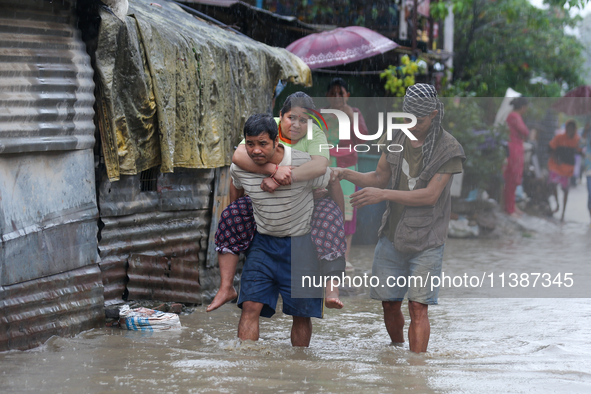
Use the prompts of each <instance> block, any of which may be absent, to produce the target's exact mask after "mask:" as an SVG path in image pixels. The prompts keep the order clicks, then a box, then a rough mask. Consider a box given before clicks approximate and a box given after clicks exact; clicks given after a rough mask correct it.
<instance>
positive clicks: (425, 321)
mask: <svg viewBox="0 0 591 394" xmlns="http://www.w3.org/2000/svg"><path fill="white" fill-rule="evenodd" d="M428 308H429V305H425V304H421V303H420V302H415V301H409V302H408V311H409V313H410V327H409V328H408V343H409V345H410V351H411V352H415V353H423V352H426V351H427V345H428V344H429V336H430V335H431V324H430V323H429V315H428Z"/></svg>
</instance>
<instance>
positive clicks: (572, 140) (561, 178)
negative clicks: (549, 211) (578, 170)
mask: <svg viewBox="0 0 591 394" xmlns="http://www.w3.org/2000/svg"><path fill="white" fill-rule="evenodd" d="M550 150H551V154H550V160H548V172H549V174H548V183H549V184H554V185H556V187H555V188H554V197H555V198H556V209H555V210H554V211H553V213H556V212H558V210H559V208H560V206H559V205H560V204H558V185H560V186H561V187H562V191H563V193H564V199H563V202H562V216H561V217H560V220H561V221H564V212H565V210H566V201H567V199H568V189H569V186H570V178H571V177H572V176H573V174H574V172H575V155H576V154H577V153H581V152H582V150H581V148H579V136H578V135H577V123H576V122H575V121H574V120H569V121H568V122H566V131H565V132H564V133H562V134H558V135H557V136H555V137H554V138H552V141H550Z"/></svg>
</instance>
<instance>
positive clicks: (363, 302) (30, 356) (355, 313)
mask: <svg viewBox="0 0 591 394" xmlns="http://www.w3.org/2000/svg"><path fill="white" fill-rule="evenodd" d="M582 189H583V188H582V187H579V188H578V189H576V190H580V191H579V192H573V197H571V198H572V201H570V202H569V203H573V207H572V208H571V209H570V210H569V211H568V212H567V223H566V224H564V225H562V226H560V225H555V224H551V223H548V222H545V221H544V223H546V225H542V224H540V223H542V222H538V221H536V220H535V219H532V221H530V224H532V225H533V227H538V229H539V231H537V232H533V231H532V232H531V234H526V236H524V234H519V235H517V236H513V237H504V238H502V239H495V240H460V239H450V240H449V241H448V243H447V244H446V250H445V257H444V270H445V269H446V267H449V268H450V269H451V268H452V267H453V269H454V270H456V271H458V272H459V271H461V270H462V269H464V268H465V269H474V268H475V267H476V268H478V269H481V270H487V269H490V266H491V264H495V263H496V262H499V261H502V262H504V263H505V264H508V265H509V266H514V267H520V264H522V262H523V261H528V262H529V264H531V262H532V261H547V262H548V264H563V265H564V266H565V267H568V266H569V264H571V263H573V264H574V263H580V262H581V261H583V262H585V261H586V262H587V263H591V228H590V227H589V225H588V223H589V222H588V220H589V219H588V216H587V212H586V210H585V209H584V200H583V197H584V198H586V195H585V193H583V190H582ZM577 193H578V194H577ZM576 195H578V196H579V197H576ZM569 199H570V198H569ZM581 204H582V207H583V209H579V208H577V207H580V206H581ZM575 208H576V209H575ZM372 250H373V249H372V247H357V248H356V249H355V251H354V252H355V256H354V257H355V259H354V260H356V265H357V267H358V268H360V270H361V272H363V271H366V270H369V269H370V265H371V257H372ZM344 301H345V308H344V309H343V310H341V311H335V310H328V311H327V312H326V314H325V318H324V319H323V320H314V334H313V337H312V344H311V347H310V348H308V349H294V348H292V347H291V346H290V340H289V328H290V325H291V321H290V318H289V317H288V316H285V315H282V314H281V313H280V312H279V313H277V315H276V316H275V317H273V318H272V319H270V320H267V319H265V320H261V321H262V324H261V340H260V341H258V342H256V343H240V342H239V341H237V340H236V339H235V336H236V328H237V324H238V319H239V310H238V308H237V307H236V306H235V304H229V305H226V306H224V307H222V308H221V309H220V310H218V311H216V312H213V313H209V314H208V313H205V308H204V307H200V308H198V309H197V310H196V311H195V312H194V313H193V314H190V315H182V316H181V323H182V325H183V328H182V330H180V331H174V332H154V333H142V332H135V331H127V330H122V329H119V328H103V329H96V330H91V331H88V332H85V333H82V334H80V335H78V336H77V337H75V338H57V337H54V338H52V339H50V340H49V341H48V342H47V343H46V344H45V345H44V346H42V347H40V348H37V349H34V350H30V351H26V352H21V351H12V352H6V353H0V387H1V389H0V390H1V391H2V392H3V393H26V392H42V393H76V394H78V393H102V392H114V393H118V392H120V393H130V392H134V393H198V392H199V393H233V392H258V393H281V392H286V393H292V392H301V393H304V392H322V393H343V392H349V393H360V392H364V393H390V392H392V391H394V390H396V391H400V392H413V393H551V392H571V393H573V392H579V393H589V392H591V330H590V329H589V327H591V299H589V298H577V299H573V298H479V299H474V298H442V299H440V304H439V305H438V306H433V307H430V309H429V312H430V318H431V340H430V344H429V349H428V350H429V351H428V353H426V354H421V355H417V354H413V353H411V352H410V351H409V350H408V344H405V345H404V346H391V345H390V344H389V340H388V336H387V333H386V330H385V327H384V324H383V322H382V314H381V307H380V304H379V303H378V302H376V301H373V300H370V299H369V298H368V296H367V294H364V293H363V292H361V294H356V295H352V296H349V297H346V298H344ZM404 312H405V315H406V316H408V311H407V309H406V307H405V308H404ZM407 324H408V319H407ZM405 331H406V330H405Z"/></svg>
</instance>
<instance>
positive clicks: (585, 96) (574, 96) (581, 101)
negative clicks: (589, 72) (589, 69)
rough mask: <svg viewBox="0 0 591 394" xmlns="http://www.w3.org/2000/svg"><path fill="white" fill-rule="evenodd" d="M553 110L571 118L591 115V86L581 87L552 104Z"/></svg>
mask: <svg viewBox="0 0 591 394" xmlns="http://www.w3.org/2000/svg"><path fill="white" fill-rule="evenodd" d="M552 108H554V109H555V110H557V111H560V112H564V113H565V114H567V115H570V116H576V115H586V114H589V113H591V86H587V85H584V86H579V87H578V88H575V89H573V90H571V91H569V92H567V93H566V94H565V95H564V96H563V97H561V98H560V99H559V100H558V101H556V102H555V103H554V104H552Z"/></svg>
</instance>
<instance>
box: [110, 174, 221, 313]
mask: <svg viewBox="0 0 591 394" xmlns="http://www.w3.org/2000/svg"><path fill="white" fill-rule="evenodd" d="M214 174H215V170H213V169H212V170H197V169H184V168H176V169H175V172H174V173H168V174H161V173H157V175H156V177H155V178H156V179H155V182H148V183H143V182H146V181H145V178H142V174H138V175H130V176H122V177H121V180H119V181H117V182H110V181H109V180H108V178H107V175H106V172H104V171H103V172H102V173H101V175H99V176H100V181H99V184H98V188H99V197H98V199H99V207H100V214H101V222H102V226H104V227H102V229H101V231H100V234H99V245H98V247H99V254H100V257H101V262H100V267H101V271H102V272H103V283H104V286H105V300H106V302H107V303H113V302H116V301H118V300H121V298H122V297H123V295H124V293H125V291H126V286H127V275H126V273H127V268H126V267H127V260H128V259H129V256H130V255H132V254H143V255H152V256H160V257H164V256H166V257H169V258H170V257H174V258H183V259H186V260H191V261H195V262H198V263H199V264H202V265H203V266H204V265H205V261H206V255H205V252H206V250H207V239H208V232H209V227H210V222H211V209H210V201H211V194H212V193H211V192H212V183H213V178H214ZM146 189H152V190H146ZM142 190H143V191H142Z"/></svg>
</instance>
